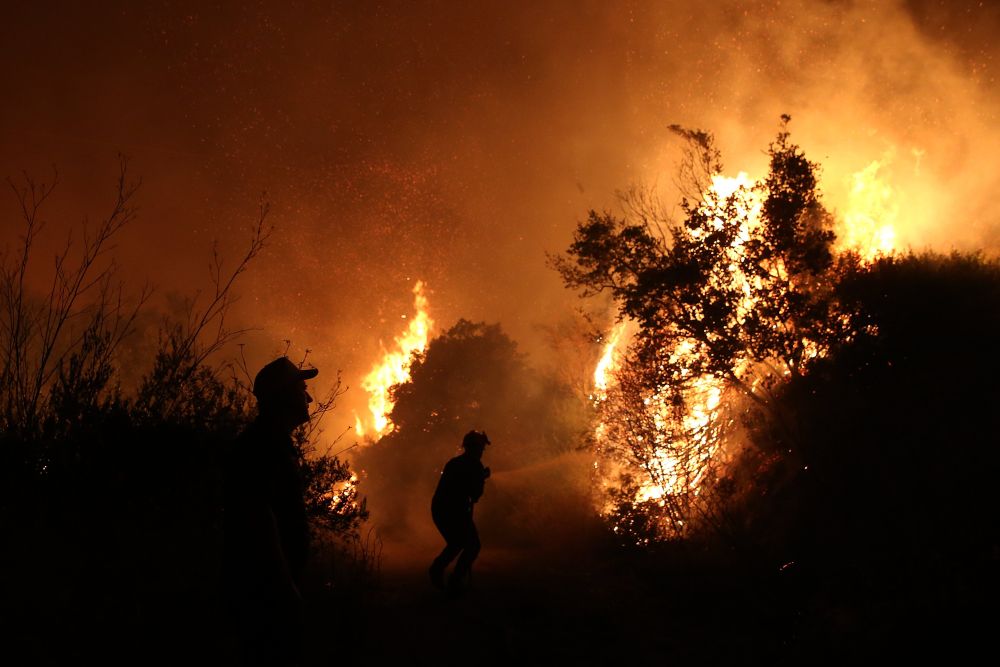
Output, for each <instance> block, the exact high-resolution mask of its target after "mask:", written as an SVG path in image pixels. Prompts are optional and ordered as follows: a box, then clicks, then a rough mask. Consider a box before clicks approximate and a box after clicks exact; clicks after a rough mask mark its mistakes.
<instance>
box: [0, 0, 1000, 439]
mask: <svg viewBox="0 0 1000 667" xmlns="http://www.w3.org/2000/svg"><path fill="white" fill-rule="evenodd" d="M981 4H982V3H975V2H971V3H967V4H966V5H961V4H960V3H951V4H950V5H949V12H948V13H947V15H944V14H941V13H936V10H933V9H932V8H931V7H930V6H929V3H925V2H913V3H895V2H875V3H864V2H783V3H780V4H778V3H751V4H748V3H745V2H718V3H711V4H706V3H702V2H671V3H663V2H652V1H651V2H629V3H624V4H622V3H604V2H593V3H566V2H548V3H546V2H541V3H539V2H525V3H515V4H512V3H510V2H496V3H453V2H442V3H429V4H428V3H420V4H413V3H405V2H399V3H381V4H376V3H335V4H331V3H306V4H297V5H295V6H294V7H287V6H286V4H285V3H278V4H276V5H275V6H274V7H271V8H267V7H259V6H258V7H254V8H252V9H247V8H245V7H243V6H238V5H235V4H234V5H231V6H223V7H211V8H208V7H205V6H203V3H189V4H185V3H181V4H180V5H178V4H177V3H169V4H167V3H164V4H163V5H160V6H152V7H148V6H145V5H144V6H143V7H142V8H141V9H140V8H135V7H133V6H132V5H130V4H128V3H124V4H122V5H120V6H118V7H115V6H112V5H103V6H101V7H99V8H97V7H94V6H93V5H92V4H91V3H66V4H65V5H63V6H55V7H53V6H52V5H46V7H45V8H41V7H36V6H33V5H23V6H22V7H19V8H15V9H12V10H11V12H10V13H9V15H8V16H7V17H5V20H4V22H3V26H2V27H0V45H2V46H0V53H2V54H3V58H4V62H5V63H7V66H8V70H9V71H11V72H13V73H14V75H15V76H14V78H13V80H12V82H11V84H10V85H9V86H8V103H7V104H5V105H3V106H2V108H0V170H2V172H3V173H4V174H17V173H20V171H21V170H22V169H27V170H29V171H30V172H32V173H34V174H36V175H39V176H41V175H44V174H46V173H47V170H48V169H49V166H50V165H51V164H52V163H56V164H57V165H58V167H59V171H60V174H61V181H62V185H61V186H60V188H59V190H58V191H57V193H56V196H55V198H54V200H53V202H52V204H51V207H50V208H49V209H48V210H49V215H48V218H49V220H50V226H49V228H48V235H47V237H46V238H47V239H48V240H47V241H46V242H47V243H49V244H50V246H51V247H56V246H58V244H59V243H60V242H61V241H60V239H61V232H62V230H63V229H65V227H66V226H68V225H70V224H74V223H77V222H79V220H80V219H81V218H82V217H83V216H84V215H90V216H91V217H97V216H99V215H100V213H101V211H102V210H104V209H105V208H107V205H108V199H109V198H110V197H111V195H112V194H113V192H112V184H113V178H114V176H115V169H116V166H117V165H116V162H115V153H116V152H117V151H122V152H124V153H126V154H128V155H129V156H131V158H132V163H131V164H132V169H133V172H134V173H135V174H136V175H141V176H142V177H143V180H144V183H145V184H144V186H143V190H142V191H141V193H140V197H139V203H140V205H141V209H142V210H141V217H140V219H139V221H138V222H137V223H136V224H135V225H134V226H133V228H132V229H131V230H129V231H127V232H126V233H125V234H124V235H123V237H122V239H121V241H120V244H119V249H118V254H119V259H120V261H121V263H122V264H123V268H124V271H125V273H126V274H127V275H128V276H129V278H130V280H131V281H132V282H133V283H134V284H135V285H136V286H138V285H139V284H141V282H142V281H144V280H145V279H149V280H151V281H152V282H153V283H154V284H156V285H158V286H159V289H160V291H159V294H160V298H161V300H163V301H166V300H167V299H166V295H169V294H176V293H181V294H184V293H192V292H193V291H194V290H196V289H198V288H204V287H205V286H206V282H207V270H206V266H207V263H208V259H209V250H210V244H211V242H212V240H213V239H219V241H220V243H221V250H222V251H223V253H224V254H225V255H226V256H229V257H233V258H235V257H236V256H237V255H238V254H239V253H240V250H241V248H242V247H243V246H244V245H245V242H246V236H247V233H246V231H245V230H246V228H247V227H248V225H249V224H250V222H251V221H252V219H253V216H254V213H255V210H256V206H257V202H258V200H259V199H260V197H261V196H262V193H264V192H266V195H264V196H266V198H267V199H268V200H270V201H271V202H272V204H273V215H272V221H273V223H274V224H275V225H276V227H277V233H276V235H275V236H274V238H273V241H272V243H271V246H270V248H269V249H268V251H266V252H265V254H264V256H262V258H261V259H260V260H259V261H258V262H257V264H256V265H255V266H254V267H252V269H251V272H250V273H249V274H248V275H247V277H246V280H245V281H244V282H243V283H242V285H241V287H240V288H239V289H240V291H241V292H242V294H243V300H242V301H241V302H240V303H239V304H238V305H237V308H236V312H235V313H234V316H235V322H234V323H238V324H241V325H246V326H250V327H258V328H259V330H258V331H256V332H254V333H252V334H250V335H249V336H248V337H247V338H246V339H245V340H246V343H247V348H246V349H247V353H248V360H249V362H250V364H251V366H256V365H259V364H260V363H262V362H264V361H266V359H267V358H268V357H269V356H271V355H273V354H275V353H278V352H280V351H282V350H283V349H284V348H285V344H284V343H283V342H282V341H283V340H285V339H290V340H291V341H292V343H293V349H294V350H298V351H301V350H303V349H305V348H311V349H312V350H313V352H312V357H311V358H312V360H313V361H314V362H315V363H316V364H317V365H318V366H320V368H321V369H322V370H323V373H322V374H321V375H320V377H319V379H318V384H319V388H320V389H322V386H323V384H324V383H325V382H329V378H331V377H333V375H334V372H333V371H334V370H335V369H337V368H340V369H342V370H343V371H344V378H345V381H346V383H347V384H348V385H351V386H352V390H351V391H350V392H349V393H348V394H347V395H345V396H344V398H343V400H342V401H341V410H340V411H339V412H338V413H337V414H335V415H333V417H332V419H333V421H334V422H336V423H337V424H342V425H343V426H345V427H346V426H347V425H348V424H351V423H353V419H352V417H351V412H352V411H353V410H361V409H363V407H364V405H365V401H366V397H365V396H364V395H363V394H362V392H361V391H360V390H359V389H358V388H357V385H358V382H359V380H360V378H361V377H362V376H363V374H364V373H365V372H366V371H367V370H368V368H369V367H370V365H371V363H372V362H373V361H374V360H375V359H376V358H377V356H378V354H379V341H380V340H384V341H387V342H388V341H389V340H391V338H392V337H393V336H394V335H395V334H396V333H398V331H399V330H401V328H402V326H403V320H401V316H402V315H404V314H406V313H408V310H409V301H410V290H411V288H412V284H413V281H415V280H417V279H423V280H425V281H427V283H428V285H429V287H430V289H431V292H430V300H431V309H432V315H433V316H434V318H435V319H436V320H437V321H439V322H454V321H456V320H457V319H458V318H459V317H467V318H469V319H472V320H485V321H500V322H502V323H503V325H504V327H505V330H506V331H508V332H509V333H510V334H511V335H512V337H513V338H514V339H515V340H517V341H518V342H519V343H520V344H521V346H522V349H524V350H526V351H527V352H528V353H529V354H530V356H531V359H532V360H534V362H535V363H537V364H539V365H544V364H545V357H546V356H547V355H548V354H550V353H549V351H548V347H547V344H546V342H545V336H543V335H541V334H540V328H539V325H551V324H552V323H554V322H559V321H561V320H563V319H565V318H566V317H567V316H568V315H567V314H568V313H569V312H570V311H571V310H572V308H574V307H575V306H576V305H577V303H578V302H577V301H576V299H575V297H573V296H572V295H571V294H569V293H568V292H566V291H565V290H564V289H563V288H562V286H561V284H560V282H559V280H558V277H557V276H556V275H555V274H554V272H552V271H551V270H550V269H549V268H547V267H546V264H545V259H544V253H545V252H546V251H550V252H559V251H561V250H562V249H563V248H565V246H566V244H567V242H568V240H569V238H570V235H571V233H572V230H573V227H574V225H575V222H576V221H577V220H578V219H580V218H581V217H582V216H584V215H585V214H586V211H587V209H588V208H591V207H593V208H598V209H604V208H614V206H615V197H614V193H615V190H616V189H619V188H625V187H628V186H630V185H631V184H636V183H638V184H652V185H655V186H657V187H659V188H660V189H661V191H662V194H663V196H664V197H665V198H666V199H667V200H668V201H669V200H670V199H671V198H672V197H673V194H674V193H672V192H671V187H670V185H671V177H672V174H673V171H674V165H675V161H676V159H677V154H676V144H675V143H674V142H673V140H672V139H671V136H670V133H669V132H668V130H667V126H668V125H669V124H670V123H680V124H683V125H687V126H693V127H701V128H705V129H709V130H712V131H714V132H715V133H716V135H717V137H718V140H719V145H720V147H721V148H722V150H723V152H724V156H725V163H726V166H727V169H729V170H730V171H731V172H734V173H735V172H736V171H740V170H746V171H748V172H749V173H750V175H751V176H757V175H760V174H761V173H762V171H763V169H764V154H763V149H764V148H765V147H766V145H767V142H768V141H769V140H770V139H772V138H773V136H774V133H775V131H776V129H777V120H778V116H779V115H780V114H781V113H789V114H791V116H792V117H793V119H794V120H793V123H792V126H791V129H792V131H793V133H794V138H795V140H796V141H797V142H799V143H800V144H801V145H802V146H803V148H804V149H805V150H806V151H807V154H808V155H809V156H810V157H811V158H812V159H814V160H817V161H819V162H821V163H822V164H823V165H824V172H823V174H824V176H823V179H824V180H823V184H824V188H825V190H826V192H827V202H828V203H829V204H830V205H831V206H832V207H833V208H835V209H838V208H843V206H845V201H846V199H847V197H848V194H847V191H848V188H849V184H850V181H849V178H850V175H851V174H853V173H854V172H856V171H858V170H860V169H863V168H865V167H867V166H868V165H870V163H871V162H872V161H873V160H880V161H882V163H883V167H882V168H881V171H880V175H882V176H883V177H884V178H885V180H886V182H887V183H888V185H889V187H891V188H892V190H893V192H894V193H895V194H894V196H895V197H896V201H897V202H898V207H899V223H898V225H897V226H898V231H899V237H900V241H901V242H902V243H903V244H912V245H914V246H916V247H923V246H925V245H931V246H933V247H936V248H944V249H946V248H950V247H960V248H971V247H986V248H989V249H996V247H997V244H998V238H997V229H998V225H997V222H998V217H1000V215H998V214H1000V211H998V204H997V202H996V199H995V198H994V197H992V193H993V192H994V191H995V189H996V186H997V185H998V183H997V181H998V178H1000V177H998V170H997V168H996V159H995V152H996V150H997V149H998V147H1000V131H998V130H997V129H996V127H997V124H996V116H997V109H998V106H1000V105H998V99H997V93H996V85H995V84H996V81H995V78H996V67H997V65H996V60H995V53H996V47H995V46H994V40H993V35H995V34H996V33H997V31H998V29H1000V13H998V11H997V9H996V8H991V7H981V6H980V5H981ZM42 44H44V45H45V46H44V48H42V47H41V46H40V45H42ZM2 215H3V217H2V218H0V219H2V221H3V222H2V224H3V230H4V234H3V239H4V242H5V244H6V243H9V242H12V241H13V239H14V234H15V231H16V211H15V210H14V208H13V201H12V200H10V199H7V200H4V202H3V209H2ZM46 247H49V246H46ZM329 429H330V431H331V432H339V430H340V429H339V428H337V427H336V425H335V424H334V423H333V422H331V423H330V426H329Z"/></svg>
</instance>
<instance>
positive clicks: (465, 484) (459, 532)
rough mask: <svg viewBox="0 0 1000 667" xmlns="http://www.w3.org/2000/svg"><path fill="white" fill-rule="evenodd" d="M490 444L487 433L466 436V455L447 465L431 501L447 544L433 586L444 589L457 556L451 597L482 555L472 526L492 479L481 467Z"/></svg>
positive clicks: (433, 573) (435, 565) (436, 565)
mask: <svg viewBox="0 0 1000 667" xmlns="http://www.w3.org/2000/svg"><path fill="white" fill-rule="evenodd" d="M488 444H490V440H489V438H487V437H486V433H484V432H482V431H469V432H468V433H466V434H465V437H464V438H463V439H462V448H463V449H464V450H465V452H464V453H462V454H460V455H459V456H456V457H455V458H453V459H452V460H450V461H448V463H447V464H445V466H444V470H443V471H442V472H441V479H440V480H439V481H438V485H437V490H436V491H435V492H434V499H433V500H432V501H431V516H432V517H433V518H434V525H436V526H437V529H438V530H439V531H440V532H441V535H442V536H443V537H444V540H445V542H446V543H447V544H446V545H445V548H444V550H443V551H442V552H441V555H439V556H438V557H437V558H435V559H434V562H433V563H432V564H431V568H430V575H431V582H432V583H433V584H434V585H435V586H437V587H438V588H445V579H444V572H445V569H447V567H448V565H449V564H450V563H451V561H453V560H455V557H456V556H457V557H458V562H457V563H456V564H455V570H454V571H453V572H452V573H451V576H450V577H449V578H448V585H447V588H448V592H449V593H451V594H459V593H461V592H462V591H463V590H464V589H465V581H466V578H467V577H468V575H469V571H470V570H471V569H472V563H473V561H475V560H476V556H478V555H479V546H480V545H479V533H478V532H477V531H476V524H475V523H473V522H472V507H473V505H475V504H476V502H477V501H478V500H479V498H480V497H481V496H482V495H483V487H484V485H485V483H486V479H487V478H488V477H489V476H490V469H489V468H484V467H483V464H482V458H483V451H484V450H485V449H486V446H487V445H488Z"/></svg>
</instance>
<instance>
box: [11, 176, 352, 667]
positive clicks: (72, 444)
mask: <svg viewBox="0 0 1000 667" xmlns="http://www.w3.org/2000/svg"><path fill="white" fill-rule="evenodd" d="M12 187H13V189H14V191H15V194H16V196H17V201H18V203H19V206H20V210H21V214H22V217H23V220H22V224H23V229H24V232H23V235H22V237H21V239H20V244H19V245H18V246H17V247H16V248H15V252H13V253H12V254H4V255H3V257H2V264H0V268H2V272H0V378H2V381H0V525H2V526H3V529H4V533H5V536H6V539H5V548H4V550H3V553H2V555H0V588H2V590H3V598H4V609H3V611H2V612H0V623H2V624H3V625H4V626H5V627H6V628H8V630H9V631H10V632H11V633H12V636H16V635H21V636H23V637H25V638H27V639H26V641H28V642H30V643H31V644H32V646H31V650H32V651H33V658H32V660H33V661H34V662H38V663H53V664H62V663H65V662H67V661H70V660H75V659H81V660H82V659H84V658H86V657H88V656H97V655H100V656H102V659H105V660H111V661H112V662H114V661H115V657H114V653H115V652H121V655H129V656H130V657H131V658H132V659H133V660H134V659H136V658H135V656H137V655H139V656H148V654H149V652H150V647H151V646H159V647H161V648H162V650H164V651H165V652H166V654H170V653H171V652H172V651H174V650H176V651H178V652H183V653H185V654H189V653H190V650H191V647H192V646H196V645H199V644H200V645H206V646H216V647H218V646H219V645H220V643H221V642H222V641H223V634H222V632H223V628H222V626H221V624H220V616H219V614H220V610H219V608H218V606H217V604H216V584H217V575H218V567H219V558H220V555H221V553H220V552H221V539H222V536H221V525H222V523H221V516H220V512H221V504H222V497H221V494H222V486H223V479H222V471H223V470H224V469H226V465H225V461H224V457H225V456H227V455H228V454H227V451H228V445H229V444H230V443H231V442H232V441H233V440H234V439H235V437H236V435H237V434H238V433H239V432H240V430H241V429H242V428H243V427H244V426H245V425H246V424H247V423H248V422H249V421H250V420H251V419H252V418H253V414H254V412H253V400H252V396H251V394H250V392H249V390H248V389H247V387H246V385H245V384H243V383H241V382H240V381H238V379H237V375H236V373H235V372H227V369H228V370H232V369H231V367H228V366H226V365H219V364H217V363H215V362H213V361H212V360H211V357H212V355H213V354H215V353H217V352H219V351H220V350H221V349H222V348H223V346H224V345H226V344H227V343H228V342H230V341H232V340H233V339H234V338H235V337H236V336H237V335H239V333H241V332H240V331H238V330H232V329H230V328H228V327H227V325H226V316H227V313H228V310H229V306H230V305H231V304H232V302H233V299H234V295H233V285H234V283H235V281H236V279H237V277H238V276H239V275H240V274H242V273H243V272H244V271H245V270H246V268H247V266H248V265H249V263H250V262H251V261H252V260H253V259H254V258H255V257H256V256H257V254H258V253H259V252H260V250H261V249H262V248H263V246H264V243H265V241H266V239H267V238H268V236H269V234H270V230H269V228H268V227H266V226H265V217H266V214H267V207H266V206H263V207H261V209H260V215H259V217H258V219H257V221H256V225H255V227H254V229H253V231H252V234H251V239H250V244H249V247H248V248H247V251H246V253H245V254H244V255H243V256H242V257H241V258H240V260H239V261H238V262H237V263H236V264H235V265H233V266H232V267H229V268H225V267H224V263H223V261H222V258H221V256H220V255H219V254H218V253H217V252H216V253H214V254H213V263H212V271H211V276H210V278H211V281H212V283H213V285H214V290H212V291H210V292H209V293H208V297H207V300H205V302H204V304H201V303H200V302H199V301H198V300H197V299H195V300H192V301H191V302H190V303H189V304H188V310H187V313H186V317H185V318H182V319H181V320H180V321H165V322H164V324H163V325H162V327H161V329H160V339H159V345H158V347H157V349H156V352H155V357H154V358H152V359H148V360H142V361H146V362H147V363H149V364H150V366H149V369H148V371H147V372H146V373H145V375H143V376H142V379H141V381H140V383H139V386H138V388H137V389H136V390H135V392H134V393H132V392H125V391H123V390H122V389H121V387H120V385H119V379H118V378H119V375H118V371H117V368H116V365H117V364H118V363H119V356H118V352H119V350H120V349H121V347H122V345H123V342H124V341H126V340H127V338H128V336H129V335H131V334H132V332H133V330H134V328H135V323H136V318H137V315H138V314H139V312H140V309H141V308H142V307H143V305H144V304H145V302H146V300H147V296H148V294H149V291H148V290H145V289H144V290H142V291H141V292H140V293H139V294H138V295H137V296H135V297H134V298H131V299H129V297H128V295H127V294H126V291H125V289H124V284H122V283H118V282H115V280H114V276H115V265H114V261H113V258H111V256H110V250H111V247H112V245H111V244H112V241H113V238H114V236H115V235H116V234H117V233H118V232H119V231H120V230H121V229H122V228H123V227H124V226H125V225H126V224H127V223H128V222H129V221H130V220H131V219H132V217H133V216H134V209H133V208H132V204H131V201H132V198H133V195H134V194H135V191H136V186H134V185H128V180H127V178H126V164H125V162H124V160H123V161H122V163H121V172H120V176H119V179H118V192H117V197H116V202H115V204H114V206H113V210H112V213H111V214H110V215H109V216H108V217H107V218H106V219H104V220H103V221H102V222H101V223H99V224H98V225H97V227H96V229H93V230H90V231H89V232H88V230H86V229H85V230H84V232H83V234H82V237H83V242H82V245H81V247H80V248H79V251H78V252H75V253H71V252H70V244H67V249H66V250H65V251H64V252H63V253H62V254H60V255H59V256H57V258H56V261H55V268H54V275H53V278H52V283H51V288H50V289H49V291H48V293H47V294H42V295H36V294H34V293H33V292H32V290H31V287H30V286H29V284H28V281H27V279H26V275H27V267H28V266H29V265H30V264H31V263H32V254H33V249H34V248H35V245H36V241H37V237H38V234H39V232H40V230H41V228H42V226H43V223H42V217H41V215H42V205H43V204H44V202H45V201H46V200H47V198H48V197H49V195H50V194H51V192H52V187H51V186H44V185H43V186H36V185H35V184H34V183H33V182H32V181H30V180H28V181H27V183H26V185H24V186H17V185H15V184H13V183H12ZM73 258H76V259H75V260H74V259H73ZM74 262H75V263H74ZM227 376H228V377H227ZM337 396H339V383H336V385H335V387H334V389H333V390H332V392H331V395H330V397H328V399H327V400H326V401H325V402H321V404H320V407H321V409H324V410H325V409H328V408H329V406H330V405H332V402H333V400H334V399H335V398H336V397H337ZM312 435H314V432H313V431H310V430H309V429H303V430H301V431H300V432H299V433H298V434H297V439H296V442H297V443H298V444H299V446H300V449H301V450H302V452H303V457H302V465H303V474H304V477H305V481H306V483H307V487H308V489H307V493H308V498H307V501H308V504H309V508H310V518H311V521H312V526H313V527H314V528H315V529H316V530H317V531H322V532H324V533H330V534H333V535H337V536H341V537H346V538H348V539H352V538H357V537H358V535H357V531H358V528H359V525H360V523H361V522H362V521H363V520H364V519H365V517H366V512H365V509H364V502H363V500H361V501H359V500H358V498H357V492H356V489H354V488H353V486H352V487H351V488H350V489H347V490H346V492H345V491H342V492H341V493H339V495H337V491H338V490H341V489H342V488H343V487H344V485H345V482H350V480H351V476H352V473H351V471H350V470H349V469H348V467H347V466H346V464H344V463H343V462H342V461H340V460H339V459H338V458H336V457H334V456H329V455H323V456H315V455H313V456H306V454H310V453H312V452H310V447H311V446H312V445H311V443H312V440H311V439H310V438H311V436H312ZM313 454H314V453H313ZM334 495H337V497H336V498H335V499H334V497H333V496H334ZM11 612H14V613H11ZM41 634H44V635H45V636H46V637H49V636H58V637H59V641H56V642H47V641H46V642H41V641H38V638H39V637H40V636H41ZM178 636H181V637H183V638H184V641H183V642H181V643H179V644H178V645H177V646H166V644H168V643H169V642H167V641H166V639H165V638H166V637H171V638H175V637H178ZM32 638H34V639H32ZM11 650H13V649H11ZM138 659H139V661H140V662H142V661H155V660H159V659H165V655H161V656H157V657H155V658H152V657H150V658H149V660H147V659H146V658H138Z"/></svg>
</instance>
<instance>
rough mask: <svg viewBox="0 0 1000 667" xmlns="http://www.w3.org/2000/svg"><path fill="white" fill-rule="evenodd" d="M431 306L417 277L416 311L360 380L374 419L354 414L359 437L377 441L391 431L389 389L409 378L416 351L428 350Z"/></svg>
mask: <svg viewBox="0 0 1000 667" xmlns="http://www.w3.org/2000/svg"><path fill="white" fill-rule="evenodd" d="M428 306H429V302H428V301H427V296H426V295H425V294H424V283H423V281H419V280H418V281H417V284H416V285H414V286H413V310H414V311H415V312H416V314H415V315H414V316H413V317H411V318H409V324H408V325H407V327H406V329H405V330H404V331H403V333H401V334H400V335H399V336H397V337H396V339H395V346H394V348H393V349H392V350H388V351H387V350H385V349H384V348H383V355H382V360H381V361H380V362H378V363H376V364H375V365H374V366H373V367H372V369H371V371H370V372H369V373H368V375H366V376H365V378H364V379H363V380H362V381H361V388H362V389H364V390H365V391H366V392H368V394H369V398H368V410H369V411H370V412H371V420H370V422H369V423H368V424H367V425H366V424H365V423H364V421H363V420H362V419H361V417H360V416H359V415H355V416H354V430H355V432H356V433H357V434H358V436H359V437H363V436H365V435H366V434H367V435H369V436H371V438H372V439H373V440H378V439H379V438H381V437H382V436H383V435H385V434H386V433H388V432H390V431H391V430H392V428H393V424H392V422H391V421H390V419H389V414H390V413H391V412H392V407H393V402H392V401H391V400H390V398H389V389H390V388H391V387H392V386H393V385H396V384H400V383H401V382H406V381H407V380H409V379H410V361H411V358H412V355H413V353H414V352H423V351H424V350H425V349H427V341H428V339H429V338H430V332H431V327H433V326H434V322H433V320H431V318H430V315H428V314H427V311H428ZM403 318H404V319H405V318H406V316H405V315H404V316H403Z"/></svg>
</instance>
